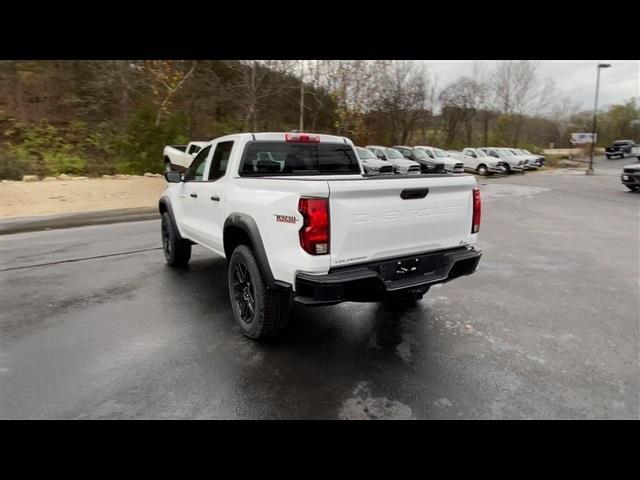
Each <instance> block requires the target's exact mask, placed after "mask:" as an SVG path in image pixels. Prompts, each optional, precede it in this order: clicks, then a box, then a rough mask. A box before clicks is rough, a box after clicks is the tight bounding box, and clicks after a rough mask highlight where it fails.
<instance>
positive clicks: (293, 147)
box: [238, 141, 361, 177]
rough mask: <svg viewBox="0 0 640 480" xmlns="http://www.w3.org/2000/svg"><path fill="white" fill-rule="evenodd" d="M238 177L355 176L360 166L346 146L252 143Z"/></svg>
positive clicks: (248, 145)
mask: <svg viewBox="0 0 640 480" xmlns="http://www.w3.org/2000/svg"><path fill="white" fill-rule="evenodd" d="M238 173H239V174H240V176H243V177H251V176H275V175H277V176H299V175H353V174H360V173H361V169H360V164H359V162H358V159H357V157H356V154H355V151H354V150H353V147H352V146H351V145H348V144H346V143H318V144H307V143H289V142H281V141H253V142H249V143H248V144H247V146H246V148H245V151H244V154H243V156H242V160H241V162H240V168H239V171H238Z"/></svg>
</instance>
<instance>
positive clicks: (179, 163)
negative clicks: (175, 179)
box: [163, 142, 207, 172]
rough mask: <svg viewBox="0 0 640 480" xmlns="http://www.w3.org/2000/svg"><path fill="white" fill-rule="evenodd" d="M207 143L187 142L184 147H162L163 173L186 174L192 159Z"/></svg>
mask: <svg viewBox="0 0 640 480" xmlns="http://www.w3.org/2000/svg"><path fill="white" fill-rule="evenodd" d="M206 143H207V142H189V143H188V144H186V145H167V146H166V147H164V152H163V153H164V171H165V172H169V171H171V170H175V171H178V172H186V171H187V168H189V165H191V162H192V161H193V158H194V157H195V156H196V154H197V153H198V152H199V151H200V149H201V148H202V147H203V146H204V145H205V144H206Z"/></svg>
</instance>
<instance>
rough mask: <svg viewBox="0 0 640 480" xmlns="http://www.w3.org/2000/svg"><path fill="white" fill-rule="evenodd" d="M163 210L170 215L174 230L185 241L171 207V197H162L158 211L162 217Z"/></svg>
mask: <svg viewBox="0 0 640 480" xmlns="http://www.w3.org/2000/svg"><path fill="white" fill-rule="evenodd" d="M163 208H164V209H166V211H167V213H168V214H169V218H170V219H171V223H172V224H173V228H174V229H175V231H176V233H177V234H178V238H179V239H180V240H183V238H182V235H180V229H179V228H178V224H177V223H176V217H175V215H174V213H173V207H172V206H171V200H169V197H166V196H163V197H160V200H159V201H158V211H159V212H160V215H162V210H163ZM192 243H193V242H192Z"/></svg>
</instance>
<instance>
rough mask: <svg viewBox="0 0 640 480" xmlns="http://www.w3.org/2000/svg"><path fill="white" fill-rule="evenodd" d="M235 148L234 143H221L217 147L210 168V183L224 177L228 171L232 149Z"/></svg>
mask: <svg viewBox="0 0 640 480" xmlns="http://www.w3.org/2000/svg"><path fill="white" fill-rule="evenodd" d="M232 148H233V142H219V143H218V144H217V145H216V149H215V150H214V152H213V158H212V159H211V168H209V177H208V179H209V181H214V180H218V179H219V178H222V177H224V174H225V173H226V171H227V164H228V163H229V155H231V149H232Z"/></svg>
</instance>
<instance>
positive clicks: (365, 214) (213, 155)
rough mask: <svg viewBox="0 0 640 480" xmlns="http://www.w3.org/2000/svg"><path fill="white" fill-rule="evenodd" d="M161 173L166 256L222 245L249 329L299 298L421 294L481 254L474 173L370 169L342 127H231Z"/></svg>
mask: <svg viewBox="0 0 640 480" xmlns="http://www.w3.org/2000/svg"><path fill="white" fill-rule="evenodd" d="M271 158H272V159H273V160H271ZM165 178H166V179H167V182H168V187H167V189H166V191H165V192H164V194H163V195H162V197H161V198H160V201H159V209H160V214H161V215H162V245H163V250H164V255H165V258H166V261H167V263H168V264H169V265H171V266H175V267H179V266H184V265H186V264H187V263H188V262H189V259H190V257H191V246H192V244H193V243H197V244H200V245H202V246H204V247H206V248H208V249H209V250H211V251H213V252H215V253H217V254H219V255H221V256H223V257H225V258H226V259H227V260H228V263H229V269H228V277H227V282H228V288H229V296H230V300H231V306H232V311H233V315H234V317H235V318H236V320H237V321H238V323H239V325H240V328H241V330H242V332H243V333H244V334H245V335H246V336H248V337H250V338H254V339H258V338H263V337H267V336H270V335H275V334H277V333H279V332H280V331H281V330H282V329H283V328H284V326H285V324H286V322H287V318H288V316H289V308H290V305H291V302H292V301H296V302H299V303H302V304H306V305H332V304H336V303H340V302H343V301H365V302H366V301H372V302H376V301H381V300H383V299H389V300H392V301H403V302H404V301H408V302H413V301H416V300H418V299H420V298H422V296H423V295H424V294H425V293H426V292H427V290H428V289H429V287H430V286H431V285H433V284H436V283H443V282H447V281H449V280H452V279H454V278H457V277H460V276H462V275H469V274H471V273H473V272H474V271H475V270H476V267H477V265H478V261H479V260H480V256H481V253H480V251H479V250H476V249H475V248H474V246H473V245H474V243H475V242H476V239H477V235H478V230H479V228H480V208H481V207H480V192H479V190H478V188H477V187H476V181H475V178H474V177H473V176H471V175H463V176H459V175H442V174H421V175H403V176H398V175H379V176H367V175H365V174H364V172H363V169H362V166H361V164H360V162H359V160H358V157H357V155H356V152H355V150H354V146H353V143H352V142H351V141H350V140H349V139H347V138H344V137H337V136H331V135H316V134H306V133H255V134H254V133H242V134H236V135H228V136H225V137H221V138H218V139H215V140H212V141H210V142H207V143H206V145H205V146H204V147H203V148H202V149H201V150H200V152H199V153H198V154H197V156H196V157H195V159H194V161H193V163H192V164H191V166H190V167H189V169H188V170H187V172H186V173H185V174H182V173H180V172H174V171H171V172H166V173H165Z"/></svg>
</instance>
